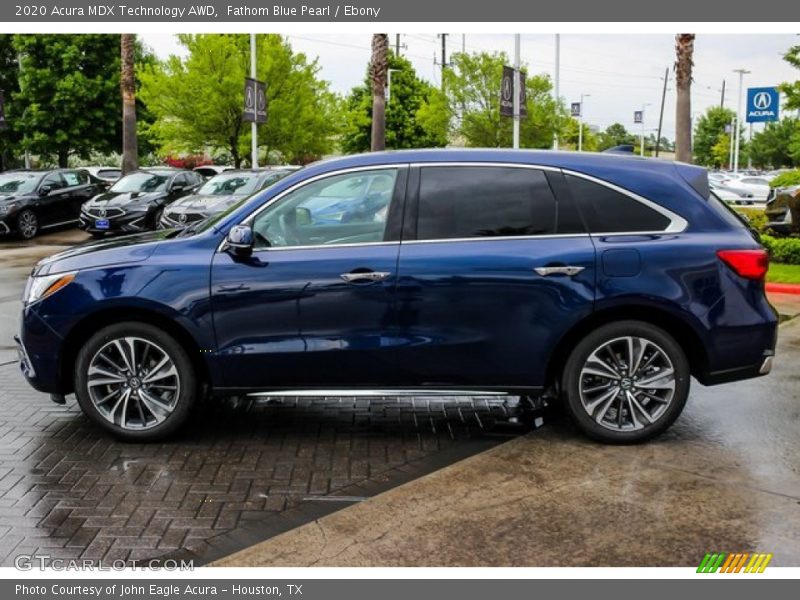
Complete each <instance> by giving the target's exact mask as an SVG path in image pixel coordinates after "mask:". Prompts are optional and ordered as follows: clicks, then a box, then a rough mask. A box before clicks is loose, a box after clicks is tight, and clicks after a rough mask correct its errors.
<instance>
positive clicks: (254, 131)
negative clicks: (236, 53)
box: [250, 33, 258, 169]
mask: <svg viewBox="0 0 800 600" xmlns="http://www.w3.org/2000/svg"><path fill="white" fill-rule="evenodd" d="M250 77H251V78H253V79H255V78H256V34H255V33H251V34H250ZM256 96H258V94H256ZM255 102H256V105H254V106H257V103H258V99H257V98H256V100H255ZM254 110H256V109H254ZM250 137H251V138H252V140H251V142H250V162H251V163H252V167H253V168H254V169H257V168H258V123H256V115H255V114H254V115H253V122H252V123H250Z"/></svg>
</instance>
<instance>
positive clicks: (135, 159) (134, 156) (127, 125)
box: [119, 33, 139, 174]
mask: <svg viewBox="0 0 800 600" xmlns="http://www.w3.org/2000/svg"><path fill="white" fill-rule="evenodd" d="M120 47H121V53H122V61H121V73H120V80H119V87H120V92H121V93H122V173H123V174H125V173H130V172H131V171H135V170H136V169H137V168H139V150H138V143H137V141H136V70H135V66H134V56H135V53H136V36H135V35H133V34H131V33H123V34H122V36H121V40H120Z"/></svg>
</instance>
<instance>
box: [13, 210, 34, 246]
mask: <svg viewBox="0 0 800 600" xmlns="http://www.w3.org/2000/svg"><path fill="white" fill-rule="evenodd" d="M17 231H18V232H19V235H20V237H21V238H22V239H23V240H30V239H33V238H35V237H36V234H37V233H39V219H38V218H37V217H36V213H34V212H33V211H32V210H30V209H27V208H26V209H25V210H23V211H21V212H20V213H19V214H18V215H17Z"/></svg>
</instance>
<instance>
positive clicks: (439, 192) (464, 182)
mask: <svg viewBox="0 0 800 600" xmlns="http://www.w3.org/2000/svg"><path fill="white" fill-rule="evenodd" d="M555 221H556V201H555V197H554V195H553V192H552V190H551V189H550V185H549V184H548V181H547V177H546V176H545V174H544V172H542V171H539V170H536V169H523V168H514V167H484V166H474V167H473V166H464V167H459V166H453V167H444V166H443V167H423V168H422V169H421V170H420V186H419V203H418V207H417V239H419V240H437V239H462V238H481V237H515V236H533V235H546V234H552V233H554V232H555Z"/></svg>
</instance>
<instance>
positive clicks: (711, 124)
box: [694, 106, 747, 168]
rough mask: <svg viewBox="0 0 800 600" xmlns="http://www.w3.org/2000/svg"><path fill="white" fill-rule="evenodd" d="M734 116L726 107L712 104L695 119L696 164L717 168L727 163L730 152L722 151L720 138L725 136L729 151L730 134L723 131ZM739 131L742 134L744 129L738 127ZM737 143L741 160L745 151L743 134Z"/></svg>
mask: <svg viewBox="0 0 800 600" xmlns="http://www.w3.org/2000/svg"><path fill="white" fill-rule="evenodd" d="M734 116H736V113H734V112H733V111H732V110H730V109H728V108H720V107H719V106H712V107H711V108H709V109H708V110H707V111H706V113H705V114H704V115H703V116H701V117H700V118H699V119H698V120H697V124H696V125H695V128H694V160H695V162H696V163H697V164H699V165H705V166H707V167H717V168H719V167H724V166H726V165H727V164H728V158H729V156H730V154H727V155H726V154H724V153H722V151H721V148H722V146H721V145H720V142H721V141H724V140H722V138H727V140H728V141H725V143H726V144H728V145H727V148H728V150H729V151H730V145H729V144H730V141H729V140H730V137H731V135H730V134H729V133H726V132H725V127H726V126H730V124H731V119H732V118H733V117H734ZM739 131H740V134H742V133H743V132H744V129H743V128H741V127H740V129H739ZM739 144H740V148H739V157H740V158H739V160H740V161H741V160H742V157H744V156H745V155H746V151H747V148H746V144H745V140H744V135H742V136H741V138H740V142H739ZM715 148H716V149H717V151H716V152H715V151H714V149H715Z"/></svg>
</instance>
